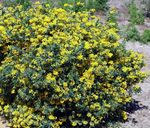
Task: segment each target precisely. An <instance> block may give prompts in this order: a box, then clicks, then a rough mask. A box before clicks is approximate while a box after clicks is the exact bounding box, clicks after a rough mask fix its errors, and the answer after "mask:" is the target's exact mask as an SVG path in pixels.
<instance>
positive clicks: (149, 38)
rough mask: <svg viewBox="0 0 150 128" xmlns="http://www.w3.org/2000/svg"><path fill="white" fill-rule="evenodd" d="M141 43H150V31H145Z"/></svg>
mask: <svg viewBox="0 0 150 128" xmlns="http://www.w3.org/2000/svg"><path fill="white" fill-rule="evenodd" d="M141 41H142V42H143V43H145V44H148V43H150V30H144V32H143V34H142V35H141Z"/></svg>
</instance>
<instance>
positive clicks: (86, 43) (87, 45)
mask: <svg viewBox="0 0 150 128" xmlns="http://www.w3.org/2000/svg"><path fill="white" fill-rule="evenodd" d="M90 47H91V45H90V43H89V42H85V44H84V48H85V49H86V50H88V49H90Z"/></svg>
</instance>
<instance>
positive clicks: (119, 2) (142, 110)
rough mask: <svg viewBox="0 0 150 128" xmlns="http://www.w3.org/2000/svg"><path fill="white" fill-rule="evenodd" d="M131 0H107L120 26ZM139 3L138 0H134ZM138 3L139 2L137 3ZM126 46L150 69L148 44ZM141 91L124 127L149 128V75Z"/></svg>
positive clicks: (2, 126)
mask: <svg viewBox="0 0 150 128" xmlns="http://www.w3.org/2000/svg"><path fill="white" fill-rule="evenodd" d="M129 1H131V0H109V5H110V6H111V7H112V6H114V7H116V8H117V10H118V11H119V17H118V23H119V26H120V27H124V25H127V24H128V17H129V15H128V9H127V7H126V5H127V3H128V2H129ZM136 1H137V3H138V4H139V1H140V0H136ZM139 5H140V4H139ZM137 28H138V29H139V31H140V32H142V31H143V30H145V29H150V22H149V20H148V19H146V20H145V24H144V25H139V26H137ZM126 48H127V49H132V50H134V51H138V52H140V53H142V54H144V56H145V63H146V66H145V67H144V68H143V69H142V70H144V71H148V70H150V45H144V44H141V43H139V42H126ZM139 85H140V86H141V88H142V91H141V93H140V94H139V95H134V96H133V98H134V99H135V104H134V106H133V108H132V109H131V110H130V111H129V113H128V114H129V119H128V121H126V122H125V123H122V124H121V125H122V126H123V127H124V128H150V123H149V121H150V77H148V78H147V79H146V80H145V81H144V82H143V83H139ZM6 125H7V123H6V121H4V119H3V118H2V117H0V128H6Z"/></svg>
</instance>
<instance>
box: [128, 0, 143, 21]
mask: <svg viewBox="0 0 150 128" xmlns="http://www.w3.org/2000/svg"><path fill="white" fill-rule="evenodd" d="M129 14H130V21H131V23H132V24H143V23H144V15H143V13H142V12H141V11H140V10H139V9H138V8H137V6H136V4H135V2H134V0H132V2H131V3H130V4H129Z"/></svg>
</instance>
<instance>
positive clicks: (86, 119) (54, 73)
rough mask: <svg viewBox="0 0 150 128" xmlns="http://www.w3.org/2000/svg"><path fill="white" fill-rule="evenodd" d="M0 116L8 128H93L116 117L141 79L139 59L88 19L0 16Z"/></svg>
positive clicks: (84, 15)
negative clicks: (112, 116)
mask: <svg viewBox="0 0 150 128" xmlns="http://www.w3.org/2000/svg"><path fill="white" fill-rule="evenodd" d="M0 33H1V34H0V48H1V49H2V50H1V51H0V52H1V54H2V60H1V62H0V112H1V113H2V114H4V115H5V116H6V117H7V118H8V119H9V121H10V126H12V127H16V128H17V127H18V128H19V127H22V128H31V127H39V128H47V127H52V128H53V127H54V128H59V127H96V126H97V125H98V124H100V123H101V122H102V121H105V119H106V117H107V116H108V115H110V114H111V115H113V114H114V115H116V113H114V111H116V110H117V111H118V112H121V113H122V116H123V119H127V115H126V112H124V111H122V109H121V108H122V106H123V105H125V104H126V103H128V102H130V101H131V100H132V98H131V93H129V92H130V90H133V88H134V85H135V84H136V83H137V82H141V81H142V80H143V79H144V78H145V74H144V73H143V72H142V71H141V70H140V69H141V68H142V67H143V65H144V63H143V59H142V58H143V56H142V55H141V54H138V53H136V52H133V51H127V50H126V49H125V48H124V46H123V45H122V44H120V43H119V42H118V40H119V35H118V30H117V29H116V28H115V27H114V26H113V23H112V22H111V21H108V22H107V23H106V24H105V25H103V24H100V22H99V19H98V18H96V17H95V16H93V15H91V12H86V11H84V12H74V11H66V10H64V9H62V8H53V9H51V7H50V5H49V4H40V3H36V4H35V5H34V6H33V7H31V8H30V9H28V10H24V9H23V6H22V5H17V6H16V8H13V7H8V8H5V9H4V8H3V14H2V15H1V16H0Z"/></svg>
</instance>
